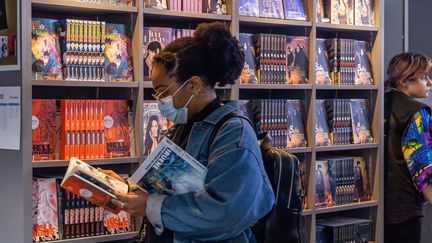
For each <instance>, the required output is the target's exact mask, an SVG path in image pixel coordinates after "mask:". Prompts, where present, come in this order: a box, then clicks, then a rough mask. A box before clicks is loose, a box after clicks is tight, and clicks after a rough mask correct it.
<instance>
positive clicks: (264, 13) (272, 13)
mask: <svg viewBox="0 0 432 243" xmlns="http://www.w3.org/2000/svg"><path fill="white" fill-rule="evenodd" d="M259 16H260V17H261V18H274V19H283V18H284V8H283V5H282V0H261V1H259Z"/></svg>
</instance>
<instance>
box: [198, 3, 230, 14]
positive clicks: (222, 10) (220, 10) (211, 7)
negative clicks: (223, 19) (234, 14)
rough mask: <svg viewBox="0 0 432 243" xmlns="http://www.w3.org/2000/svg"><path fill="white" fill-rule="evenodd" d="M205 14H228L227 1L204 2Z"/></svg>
mask: <svg viewBox="0 0 432 243" xmlns="http://www.w3.org/2000/svg"><path fill="white" fill-rule="evenodd" d="M202 4H203V5H202V10H203V13H212V14H228V9H227V0H203V1H202Z"/></svg>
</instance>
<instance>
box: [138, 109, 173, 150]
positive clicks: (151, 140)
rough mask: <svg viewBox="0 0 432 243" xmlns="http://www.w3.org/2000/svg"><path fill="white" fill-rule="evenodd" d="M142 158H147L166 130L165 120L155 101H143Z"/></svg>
mask: <svg viewBox="0 0 432 243" xmlns="http://www.w3.org/2000/svg"><path fill="white" fill-rule="evenodd" d="M143 126H144V127H143V131H144V137H143V144H144V150H143V151H144V156H149V155H150V154H151V153H152V152H153V151H154V150H155V149H156V147H157V145H158V144H159V142H160V140H161V133H162V131H164V130H166V129H167V126H168V123H167V119H166V118H165V117H163V116H162V114H161V112H160V111H159V108H158V104H157V102H156V101H144V111H143Z"/></svg>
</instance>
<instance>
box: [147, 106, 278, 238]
mask: <svg viewBox="0 0 432 243" xmlns="http://www.w3.org/2000/svg"><path fill="white" fill-rule="evenodd" d="M235 110H238V103H237V102H230V103H228V104H225V105H224V106H222V107H220V108H218V109H217V110H215V111H214V112H212V113H211V114H210V115H208V116H207V117H206V118H205V119H204V120H203V121H201V122H196V123H194V125H193V127H192V130H191V133H190V136H189V140H188V144H187V147H186V151H187V152H188V153H189V154H191V155H192V156H193V157H194V158H196V159H197V160H198V161H199V162H201V163H202V164H203V165H205V166H207V168H208V172H207V175H206V178H205V188H204V189H203V190H202V191H199V192H189V193H184V194H178V195H170V196H167V195H160V194H152V195H149V197H148V201H147V208H146V213H147V217H148V220H149V222H150V223H151V224H152V225H153V226H154V228H155V231H156V233H157V234H161V233H162V232H163V231H164V228H165V227H166V228H168V229H170V230H172V231H173V232H174V242H181V243H192V242H214V241H217V242H254V240H253V236H252V233H251V230H250V228H249V226H250V225H251V224H253V223H255V222H256V221H257V220H258V219H260V218H261V217H263V216H264V215H265V214H267V213H268V212H269V211H270V210H271V209H272V207H273V204H274V195H273V191H272V189H271V185H270V182H269V180H268V178H267V176H266V174H265V171H264V166H263V161H262V157H261V151H260V148H259V146H258V143H257V140H256V135H255V133H254V131H253V129H252V127H251V126H250V124H249V123H248V122H247V121H246V120H244V119H242V118H231V119H229V120H228V121H226V122H225V123H224V124H223V125H222V127H221V128H220V129H219V131H218V133H217V134H216V136H215V138H214V141H213V143H212V144H211V145H209V138H210V135H211V133H212V130H213V128H214V126H215V125H216V123H217V122H218V121H219V120H220V119H221V118H222V117H224V116H225V115H226V114H228V113H230V112H232V111H235Z"/></svg>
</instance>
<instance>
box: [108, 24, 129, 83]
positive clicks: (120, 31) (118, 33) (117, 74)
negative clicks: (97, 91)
mask: <svg viewBox="0 0 432 243" xmlns="http://www.w3.org/2000/svg"><path fill="white" fill-rule="evenodd" d="M105 29H106V40H105V80H106V81H109V82H131V81H132V79H133V65H132V58H131V56H130V53H131V52H130V48H131V40H130V38H129V37H128V35H127V32H126V27H125V25H124V24H109V23H107V24H106V27H105Z"/></svg>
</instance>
